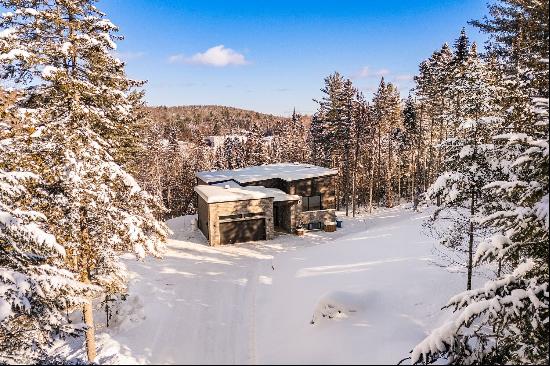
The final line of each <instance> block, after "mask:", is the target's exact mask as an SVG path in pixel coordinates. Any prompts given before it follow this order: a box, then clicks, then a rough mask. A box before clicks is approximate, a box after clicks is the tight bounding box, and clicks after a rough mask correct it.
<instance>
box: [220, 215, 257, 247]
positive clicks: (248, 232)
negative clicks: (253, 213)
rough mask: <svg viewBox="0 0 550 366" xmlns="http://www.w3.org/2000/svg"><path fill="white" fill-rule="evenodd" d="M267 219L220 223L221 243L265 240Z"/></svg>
mask: <svg viewBox="0 0 550 366" xmlns="http://www.w3.org/2000/svg"><path fill="white" fill-rule="evenodd" d="M265 239H266V231H265V219H264V218H262V219H250V220H239V221H230V222H221V223H220V243H221V244H234V243H242V242H247V241H256V240H265Z"/></svg>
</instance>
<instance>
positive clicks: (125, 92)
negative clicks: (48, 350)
mask: <svg viewBox="0 0 550 366" xmlns="http://www.w3.org/2000/svg"><path fill="white" fill-rule="evenodd" d="M93 3H94V1H91V0H71V1H46V0H38V1H33V2H28V1H23V0H3V1H2V2H1V4H2V6H3V7H4V8H5V9H7V10H10V11H8V12H6V13H4V14H3V15H2V19H1V21H0V27H1V29H3V30H4V31H3V33H2V34H3V37H2V39H1V40H0V69H1V70H2V71H1V75H2V77H3V78H4V79H6V80H10V81H12V82H14V83H15V84H16V85H18V86H19V89H18V92H19V98H18V99H17V101H16V102H15V106H14V108H17V109H18V110H20V111H21V112H22V113H24V114H25V115H26V117H27V118H28V119H29V120H30V121H31V122H30V123H31V124H32V126H31V127H32V128H34V129H36V133H35V137H34V138H33V139H32V140H31V141H29V144H28V145H27V146H26V147H25V148H24V149H23V150H22V151H21V155H20V156H19V159H18V162H19V163H18V164H20V166H21V167H22V168H24V169H27V170H29V171H31V172H34V173H36V174H38V175H40V176H41V177H42V180H43V181H42V184H41V188H42V189H43V191H44V192H45V193H46V195H47V196H46V197H45V198H44V199H41V200H37V202H36V204H35V205H33V206H36V207H37V208H38V209H39V211H41V212H43V213H44V214H45V215H46V217H47V218H48V222H47V229H48V231H50V232H51V233H52V234H53V235H54V236H55V237H56V239H57V241H58V243H59V244H60V245H62V246H63V247H64V249H65V252H66V263H65V264H66V267H67V268H68V269H69V270H70V271H72V272H73V273H75V274H76V275H77V276H78V279H79V280H80V281H81V282H83V283H85V284H89V283H91V284H93V285H96V286H99V287H100V288H101V289H102V292H103V293H105V294H112V293H120V292H124V291H125V290H126V283H127V278H126V269H125V267H124V266H123V264H122V263H121V262H120V260H119V256H118V254H119V253H120V252H125V251H130V252H134V253H136V255H137V256H138V257H140V258H142V257H143V256H144V255H146V254H147V253H152V254H158V253H160V251H161V250H162V246H163V245H162V242H163V240H164V238H165V236H166V228H165V226H164V225H163V224H161V223H160V222H158V221H157V219H156V214H157V212H158V211H159V210H160V207H159V206H157V202H156V201H155V200H154V199H153V197H152V196H150V195H149V194H148V193H146V192H145V191H143V190H141V188H140V187H139V185H138V184H137V183H136V182H135V180H134V179H133V177H132V176H131V175H129V174H128V173H127V172H126V171H124V170H123V169H122V168H121V166H120V165H119V164H118V163H117V160H119V161H120V163H123V161H124V158H123V156H124V153H123V152H124V149H123V146H125V145H126V143H125V142H124V139H126V138H129V137H128V136H131V131H128V128H127V126H128V125H131V124H132V123H133V121H134V120H135V119H136V113H137V112H136V107H137V106H138V102H139V96H140V94H139V93H135V92H133V88H134V87H136V86H139V83H136V82H133V81H131V80H129V79H128V78H126V76H125V74H124V64H123V63H121V62H120V61H118V60H116V59H114V58H113V56H112V55H111V53H110V51H112V50H113V49H114V48H115V47H116V45H115V43H114V41H113V39H116V38H117V37H115V36H113V32H116V31H117V28H116V27H115V26H114V25H113V24H112V23H111V22H110V21H108V20H107V19H105V18H104V14H102V13H101V12H100V11H99V10H97V8H96V7H95V6H94V5H93ZM83 314H84V320H85V322H86V325H87V329H86V347H87V354H88V359H89V360H90V361H93V360H94V358H95V340H94V323H93V313H92V306H91V300H89V301H88V302H87V303H86V304H85V305H84V307H83Z"/></svg>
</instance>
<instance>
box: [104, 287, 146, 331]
mask: <svg viewBox="0 0 550 366" xmlns="http://www.w3.org/2000/svg"><path fill="white" fill-rule="evenodd" d="M112 310H113V313H112V317H111V320H110V323H111V324H110V325H109V327H110V328H113V329H114V330H119V331H127V330H129V329H131V328H133V327H135V326H136V325H137V324H139V323H141V322H142V321H143V320H144V319H145V311H144V310H143V300H142V299H141V298H140V297H139V296H137V295H134V296H129V297H128V298H127V299H126V300H122V301H118V302H115V306H114V307H113V309H112Z"/></svg>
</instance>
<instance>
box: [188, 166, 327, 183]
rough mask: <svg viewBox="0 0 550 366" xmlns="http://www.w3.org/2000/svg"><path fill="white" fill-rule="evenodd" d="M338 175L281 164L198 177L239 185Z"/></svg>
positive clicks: (208, 181) (308, 167)
mask: <svg viewBox="0 0 550 366" xmlns="http://www.w3.org/2000/svg"><path fill="white" fill-rule="evenodd" d="M334 174H338V170H336V169H328V168H323V167H320V166H315V165H310V164H299V163H280V164H268V165H259V166H251V167H247V168H241V169H234V170H213V171H204V172H198V173H197V174H196V176H197V177H198V178H199V179H201V180H202V181H204V182H205V183H216V182H224V181H228V180H234V181H236V182H238V183H250V182H256V181H261V180H267V179H274V178H279V179H282V180H285V181H287V182H292V181H295V180H300V179H307V178H314V177H322V176H327V175H334Z"/></svg>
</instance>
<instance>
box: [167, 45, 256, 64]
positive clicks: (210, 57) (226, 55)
mask: <svg viewBox="0 0 550 366" xmlns="http://www.w3.org/2000/svg"><path fill="white" fill-rule="evenodd" d="M168 62H170V63H186V64H194V65H207V66H215V67H224V66H228V65H247V64H249V62H248V61H247V60H246V58H245V57H244V55H242V54H240V53H238V52H236V51H234V50H232V49H231V48H226V47H225V46H224V45H223V44H221V45H218V46H214V47H212V48H209V49H207V50H206V51H205V52H202V53H201V52H199V53H196V54H194V55H193V56H191V57H185V56H184V55H182V54H179V55H173V56H170V57H169V58H168Z"/></svg>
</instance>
